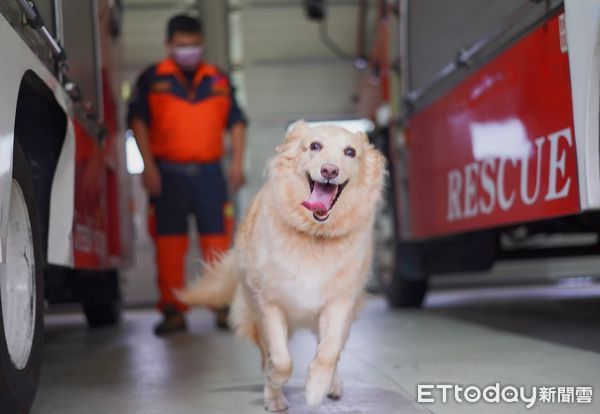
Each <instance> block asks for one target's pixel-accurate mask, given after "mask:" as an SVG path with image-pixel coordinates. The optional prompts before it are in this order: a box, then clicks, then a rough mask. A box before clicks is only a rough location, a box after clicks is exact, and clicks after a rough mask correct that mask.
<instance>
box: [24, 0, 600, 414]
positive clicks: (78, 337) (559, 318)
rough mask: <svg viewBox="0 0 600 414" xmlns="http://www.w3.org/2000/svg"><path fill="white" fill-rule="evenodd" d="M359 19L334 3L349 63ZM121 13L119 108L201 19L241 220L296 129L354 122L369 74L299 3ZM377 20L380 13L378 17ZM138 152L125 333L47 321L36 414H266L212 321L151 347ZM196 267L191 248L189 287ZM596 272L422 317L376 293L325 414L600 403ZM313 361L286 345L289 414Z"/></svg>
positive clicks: (555, 278)
mask: <svg viewBox="0 0 600 414" xmlns="http://www.w3.org/2000/svg"><path fill="white" fill-rule="evenodd" d="M370 3H373V4H374V3H375V2H370ZM356 5H357V1H356V0H330V1H329V2H328V19H327V31H328V34H329V36H330V38H331V40H332V41H333V42H334V43H335V45H336V47H337V48H339V50H337V52H340V51H343V52H345V53H348V54H349V55H354V54H355V49H356V36H357V35H356V19H357V16H356ZM123 10H124V15H123V45H122V53H121V56H120V59H121V62H122V64H121V67H122V73H121V74H120V78H121V79H122V82H123V83H122V86H121V90H122V95H123V99H124V100H126V98H127V97H128V96H129V94H130V93H131V89H132V84H133V82H134V81H135V78H136V76H137V74H139V73H140V71H141V70H143V69H144V68H145V67H146V66H148V65H149V64H150V63H152V62H155V61H157V60H159V59H161V58H162V57H163V56H164V53H165V49H164V26H165V23H166V20H167V19H168V18H169V17H170V16H171V15H174V14H176V13H178V12H187V13H192V14H195V13H199V15H200V16H202V18H203V20H204V23H205V27H206V29H205V33H206V46H205V48H206V58H207V60H209V61H212V62H215V63H217V64H219V65H220V66H221V67H224V68H227V69H228V70H229V72H230V73H231V77H232V79H233V82H234V84H235V86H236V87H237V96H238V99H239V101H240V102H241V105H242V106H243V107H244V109H245V110H246V112H247V114H248V118H249V120H250V124H249V129H248V148H247V154H246V168H247V184H246V186H245V187H244V188H243V190H242V191H241V193H240V194H239V196H238V197H237V199H236V207H237V214H238V215H242V214H243V213H244V211H245V209H246V208H247V206H248V204H249V202H250V200H251V198H252V196H253V195H254V194H255V193H256V191H257V190H258V188H259V187H260V185H261V182H262V176H263V170H264V165H265V162H266V161H267V160H268V159H269V157H270V156H271V155H272V154H273V151H274V148H275V146H276V145H277V144H278V143H279V142H280V141H281V140H282V137H283V135H284V133H285V131H286V128H287V126H288V125H289V124H290V123H291V122H293V121H295V120H297V119H301V118H302V119H306V120H310V121H323V120H327V121H339V120H354V119H356V118H357V110H356V98H355V96H356V85H357V83H358V82H359V79H360V77H361V76H362V72H361V71H362V69H361V67H360V62H359V63H358V64H357V62H355V61H354V60H353V59H348V58H343V57H341V56H338V55H336V53H334V51H332V49H331V48H330V47H328V46H327V45H325V44H324V43H323V41H322V39H321V38H320V36H319V23H315V22H313V21H310V20H309V19H308V18H307V17H306V15H305V11H304V9H303V7H302V3H301V2H300V1H299V0H229V1H224V0H198V1H195V0H123ZM369 12H370V13H375V6H374V5H373V6H372V7H371V8H370V9H369ZM368 21H371V19H368ZM366 32H367V33H371V32H372V28H367V30H366ZM368 41H372V37H370V36H368ZM338 54H339V53H338ZM123 110H124V109H123ZM134 150H135V148H133V147H132V146H131V145H129V144H128V151H132V152H131V154H128V157H129V158H130V162H131V165H130V167H131V168H132V172H134V174H133V175H132V176H131V180H132V186H133V191H134V199H135V203H136V205H135V215H134V225H135V231H134V245H135V259H134V261H133V262H132V263H131V265H130V266H129V268H128V269H127V270H126V271H124V272H123V274H122V279H123V284H122V291H123V296H124V304H125V306H126V311H125V312H124V314H123V318H122V321H121V323H120V324H119V326H117V327H110V328H102V329H95V330H91V329H88V328H87V326H86V322H85V318H84V316H83V315H82V314H81V313H80V312H78V311H77V310H76V309H73V308H71V307H56V308H51V309H50V310H49V312H48V313H47V315H46V319H45V323H46V331H45V346H44V355H43V359H44V364H43V366H42V373H41V380H40V387H39V390H38V393H37V397H36V400H35V403H34V406H33V409H32V413H35V414H67V413H82V412H86V413H90V414H94V413H98V414H104V413H113V412H121V413H128V414H129V413H132V414H134V413H148V414H152V413H157V414H158V413H165V412H170V413H176V414H178V413H182V414H186V413H207V414H219V413H244V414H252V413H263V412H264V407H263V403H262V388H261V384H262V381H263V376H262V374H261V371H260V366H259V363H258V360H259V355H258V352H257V351H256V349H255V348H254V346H252V345H250V344H248V343H245V342H243V341H240V340H238V339H236V338H234V336H233V335H232V334H231V333H230V332H223V331H219V330H217V329H216V328H215V326H214V322H213V319H212V315H211V314H210V313H209V312H208V311H204V310H194V311H192V312H191V314H190V318H189V325H190V329H189V332H188V333H187V334H178V335H175V336H173V337H169V338H167V339H162V338H157V337H155V336H154V334H153V333H152V326H153V325H154V324H155V323H156V321H157V320H158V317H159V315H158V313H157V312H156V311H155V310H154V309H153V304H154V303H155V302H156V298H157V295H158V293H157V291H156V283H155V281H156V270H155V267H154V250H153V245H152V241H151V239H150V237H149V235H148V232H147V229H146V220H145V214H146V212H145V208H146V194H145V193H144V190H143V187H142V184H141V178H140V175H139V170H138V171H137V174H136V173H135V172H136V168H139V165H137V167H136V162H135V160H136V156H135V153H134V152H135V151H134ZM190 228H191V229H192V228H193V226H190ZM190 231H191V232H192V233H191V234H192V237H194V235H193V230H190ZM190 246H195V243H190ZM199 259H200V257H199V255H198V253H197V252H196V251H194V250H193V249H191V250H190V252H189V254H188V260H187V276H188V278H189V279H190V280H192V279H193V278H195V277H196V274H197V272H198V269H199ZM598 269H600V259H598V258H594V257H590V258H574V259H537V260H531V261H527V262H524V261H514V262H511V261H508V262H503V263H500V264H498V265H496V266H495V267H494V268H493V269H492V270H491V271H489V272H485V273H479V274H468V275H466V274H465V275H462V274H458V275H453V276H439V277H437V276H436V277H434V278H433V280H432V288H431V291H430V293H429V294H428V296H427V299H426V302H425V306H424V308H423V309H420V310H412V309H408V310H406V309H402V310H395V309H391V308H389V307H388V306H387V304H386V302H385V299H384V298H383V297H382V296H381V294H380V293H378V292H377V289H374V293H371V294H369V299H368V301H367V305H366V307H365V310H364V311H363V313H362V315H361V316H360V318H359V320H358V322H357V323H356V324H355V326H354V328H353V330H352V333H351V336H350V340H349V342H348V345H347V346H346V349H345V351H344V353H343V354H342V359H341V362H340V373H341V375H342V376H343V378H344V380H345V394H344V398H343V399H342V400H340V401H337V402H334V401H327V402H326V403H325V404H324V406H322V407H321V409H320V411H319V412H327V413H348V414H350V413H364V414H392V413H406V414H410V413H436V414H438V413H440V414H451V413H461V414H462V413H482V412H485V413H490V414H494V413H508V412H510V413H525V412H529V409H527V408H526V407H525V406H524V405H523V404H521V403H515V404H510V405H506V404H486V405H484V406H483V409H482V406H481V405H477V404H474V405H473V404H458V403H456V402H455V401H452V400H450V402H448V403H447V404H442V403H437V404H418V403H417V402H416V398H415V396H416V393H417V384H446V383H447V384H464V385H468V384H493V383H496V382H499V383H501V384H511V385H515V386H527V387H531V386H537V387H540V386H544V385H553V384H563V385H565V386H579V385H585V386H591V387H593V388H594V391H596V390H600V358H599V355H598V354H599V353H600V330H599V326H600V282H599V279H598V276H599V275H600V272H598ZM314 346H315V340H314V339H313V338H312V337H311V336H310V335H309V334H305V333H301V334H298V335H296V337H294V338H293V340H292V342H291V350H292V355H293V359H294V361H295V370H294V374H293V377H292V380H291V381H290V383H289V385H288V386H287V387H286V394H287V396H288V399H289V401H290V402H291V407H290V409H289V411H288V412H289V413H298V414H299V413H308V412H311V411H310V410H309V409H308V407H306V406H305V404H304V397H303V384H304V378H305V377H306V372H307V368H308V365H309V363H310V359H311V357H312V352H313V350H314ZM536 408H537V412H543V413H549V414H553V413H556V414H563V413H571V412H572V413H577V414H584V413H590V414H591V413H598V412H600V398H595V399H594V401H593V403H592V404H589V405H583V404H581V405H560V404H553V405H543V406H538V407H536Z"/></svg>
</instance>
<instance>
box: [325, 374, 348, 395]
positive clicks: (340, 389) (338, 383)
mask: <svg viewBox="0 0 600 414" xmlns="http://www.w3.org/2000/svg"><path fill="white" fill-rule="evenodd" d="M342 394H344V384H343V383H342V380H341V379H340V377H339V376H338V375H337V374H336V375H335V376H334V377H333V382H332V383H331V389H330V390H329V394H327V398H329V399H330V400H335V401H337V400H339V399H341V398H342Z"/></svg>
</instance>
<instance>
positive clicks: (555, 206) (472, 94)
mask: <svg viewBox="0 0 600 414" xmlns="http://www.w3.org/2000/svg"><path fill="white" fill-rule="evenodd" d="M563 27H564V15H560V16H559V15H556V16H555V17H553V18H551V19H550V20H549V21H548V22H547V23H545V24H544V25H543V26H541V27H539V28H537V29H536V30H534V31H533V32H531V33H530V34H528V35H527V36H526V37H525V38H523V39H522V40H520V41H519V42H517V43H516V44H515V45H513V46H512V47H511V48H510V49H508V50H507V51H505V52H504V53H502V54H501V55H500V56H498V57H497V58H495V59H494V60H492V61H491V62H489V63H488V64H487V65H485V66H484V67H483V68H482V69H481V70H479V71H478V72H476V73H475V74H474V75H473V76H471V77H470V78H469V79H468V80H466V81H464V82H463V83H461V84H460V85H459V86H457V87H456V88H454V89H453V90H452V91H451V92H450V93H448V94H447V95H445V96H443V97H442V98H440V99H438V100H437V101H436V102H434V103H433V104H432V105H431V106H429V107H428V108H426V109H424V110H422V111H421V112H419V113H418V114H417V115H415V116H414V117H413V118H411V120H410V121H409V125H408V129H407V133H408V146H409V169H410V172H409V176H410V177H411V181H410V183H409V187H410V188H409V198H410V213H411V228H412V236H411V237H413V238H417V239H422V238H430V237H436V236H441V235H447V234H452V233H459V232H465V231H472V230H479V229H485V228H492V227H498V226H502V225H506V224H511V223H519V222H524V221H533V220H541V219H545V218H551V217H557V216H561V215H569V214H575V213H578V212H580V205H579V191H578V177H577V157H576V143H575V131H574V127H573V113H572V100H571V84H570V72H569V60H568V59H569V56H568V53H567V49H566V47H565V44H564V42H565V39H564V30H563V29H562V28H563Z"/></svg>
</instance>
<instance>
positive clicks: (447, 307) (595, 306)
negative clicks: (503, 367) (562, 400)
mask: <svg viewBox="0 0 600 414" xmlns="http://www.w3.org/2000/svg"><path fill="white" fill-rule="evenodd" d="M583 289H585V288H582V289H573V290H572V291H571V293H572V294H569V293H570V292H569V289H565V288H560V287H548V286H538V287H510V288H486V289H471V290H468V289H467V290H456V291H438V292H432V293H431V294H430V296H429V297H428V299H427V303H428V307H427V310H426V312H432V313H436V314H441V315H444V316H446V317H450V318H454V319H459V320H462V321H466V322H472V323H476V324H479V325H483V326H486V327H489V328H493V329H499V330H503V331H507V332H511V333H516V334H520V335H524V336H529V337H533V338H536V339H540V340H543V341H548V342H554V343H557V344H561V345H566V346H570V347H574V348H579V349H582V350H587V351H592V352H600V294H598V292H597V288H590V289H585V290H583Z"/></svg>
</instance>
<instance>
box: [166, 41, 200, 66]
mask: <svg viewBox="0 0 600 414" xmlns="http://www.w3.org/2000/svg"><path fill="white" fill-rule="evenodd" d="M170 53H171V59H173V61H175V63H177V64H178V65H179V66H180V67H181V68H182V69H192V70H193V69H196V68H197V67H198V65H199V64H200V62H202V55H203V50H202V46H174V47H171V51H170Z"/></svg>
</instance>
